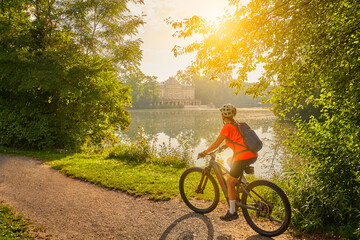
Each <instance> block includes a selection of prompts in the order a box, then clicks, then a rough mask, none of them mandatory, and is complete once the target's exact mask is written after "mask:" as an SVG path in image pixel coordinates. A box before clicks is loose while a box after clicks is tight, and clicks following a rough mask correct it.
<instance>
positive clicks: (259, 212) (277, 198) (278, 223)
mask: <svg viewBox="0 0 360 240" xmlns="http://www.w3.org/2000/svg"><path fill="white" fill-rule="evenodd" d="M246 191H247V192H248V194H247V193H243V195H242V197H241V203H242V204H244V205H248V207H250V208H246V207H243V208H242V211H243V215H244V217H245V219H246V221H247V223H248V224H249V225H250V227H251V228H252V229H254V230H255V231H256V232H257V233H259V234H261V235H263V236H267V237H274V236H278V235H280V234H282V233H283V232H285V231H286V229H287V228H288V226H289V224H290V220H291V207H290V203H289V200H288V198H287V196H286V194H285V193H284V191H283V190H282V189H281V188H280V187H278V186H277V185H276V184H274V183H272V182H269V181H266V180H256V181H254V182H251V183H250V184H249V185H248V186H246Z"/></svg>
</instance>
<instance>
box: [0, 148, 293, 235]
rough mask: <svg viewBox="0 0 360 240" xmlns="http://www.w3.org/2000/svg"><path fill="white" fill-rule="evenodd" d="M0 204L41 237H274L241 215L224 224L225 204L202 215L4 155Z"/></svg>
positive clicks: (0, 161)
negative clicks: (29, 222) (36, 229)
mask: <svg viewBox="0 0 360 240" xmlns="http://www.w3.org/2000/svg"><path fill="white" fill-rule="evenodd" d="M1 200H3V201H5V203H6V204H8V205H10V206H12V207H13V208H14V210H15V211H16V212H17V213H21V214H23V215H24V216H25V217H27V218H30V219H31V220H32V221H33V222H34V225H37V226H42V228H43V229H44V231H45V233H43V234H40V237H39V239H41V238H42V237H41V236H45V235H48V236H50V239H86V240H90V239H97V240H98V239H160V240H165V239H182V240H185V239H208V240H210V239H218V240H219V239H246V240H266V239H271V238H266V237H262V236H260V235H258V234H256V233H255V232H254V231H253V230H252V229H251V228H250V227H249V226H248V225H247V224H246V222H245V220H244V218H243V217H242V216H240V218H239V219H238V220H236V221H232V222H222V221H220V219H219V216H221V215H222V214H224V213H225V212H226V209H227V207H226V206H224V205H221V206H219V207H218V208H217V209H215V211H213V212H212V213H210V214H207V215H200V214H196V213H193V212H192V211H191V210H189V209H188V208H187V207H186V206H185V204H184V203H182V202H181V201H180V200H179V199H178V198H175V199H172V200H170V201H166V202H163V201H159V202H154V201H150V200H147V199H146V198H145V197H141V198H135V197H132V196H130V195H128V194H126V193H122V192H116V191H111V190H107V189H104V188H101V187H98V186H95V185H93V184H90V183H86V182H83V181H79V180H76V179H72V178H68V177H66V176H64V175H63V174H61V173H59V172H57V171H56V170H53V169H51V168H50V167H49V166H47V165H43V164H41V163H40V161H37V160H36V159H32V158H28V157H19V156H9V155H1V154H0V201H1ZM274 239H279V240H280V239H295V238H294V237H292V236H291V235H289V234H283V235H281V236H279V237H276V238H274Z"/></svg>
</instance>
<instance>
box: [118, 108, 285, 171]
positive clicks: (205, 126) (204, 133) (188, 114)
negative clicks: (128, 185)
mask: <svg viewBox="0 0 360 240" xmlns="http://www.w3.org/2000/svg"><path fill="white" fill-rule="evenodd" d="M130 114H131V121H132V122H131V125H130V127H129V131H128V132H126V133H121V134H122V135H125V136H127V137H129V138H130V139H134V138H136V136H137V131H138V127H143V128H144V129H145V132H146V134H147V135H148V137H149V140H150V141H151V140H154V139H157V141H156V144H157V145H158V146H160V145H161V144H163V143H164V142H165V143H166V144H171V145H172V146H173V147H176V146H179V145H181V144H184V143H185V142H186V143H187V144H188V145H189V146H190V150H192V151H193V154H192V155H193V158H194V159H195V158H196V156H197V153H198V152H200V151H203V150H204V149H205V148H207V147H208V146H209V145H210V144H211V143H213V142H214V140H215V139H216V137H217V136H218V134H219V132H220V130H221V128H222V125H223V123H222V119H221V115H220V112H219V110H217V109H214V110H208V109H206V110H193V109H189V110H188V109H176V110H174V109H163V110H132V111H130ZM236 119H237V120H238V121H241V122H247V123H248V124H249V125H250V126H251V128H252V129H254V130H255V132H256V133H257V134H258V135H259V137H260V138H261V139H262V140H263V141H264V148H263V149H262V150H261V151H260V152H259V160H258V161H257V162H256V163H255V164H254V167H255V174H256V175H257V176H261V177H268V176H269V173H270V175H272V174H274V173H275V172H279V171H281V160H282V159H283V158H284V155H285V154H286V151H285V150H284V148H283V146H282V141H283V139H284V137H285V136H284V134H283V128H284V127H285V126H284V124H283V123H278V122H276V117H275V116H274V115H273V114H272V112H271V111H270V110H266V109H238V114H237V116H236ZM231 155H232V151H231V150H230V149H228V150H226V151H225V152H224V153H222V154H221V155H220V157H221V158H223V159H225V158H227V157H229V156H231ZM202 164H203V162H202V161H197V162H196V165H202Z"/></svg>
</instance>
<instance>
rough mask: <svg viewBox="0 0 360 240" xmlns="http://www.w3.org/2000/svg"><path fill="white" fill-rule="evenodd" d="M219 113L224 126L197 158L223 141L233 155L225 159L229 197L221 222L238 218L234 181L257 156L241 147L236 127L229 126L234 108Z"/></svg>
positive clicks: (232, 120) (242, 143) (241, 139)
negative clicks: (227, 167) (227, 171)
mask: <svg viewBox="0 0 360 240" xmlns="http://www.w3.org/2000/svg"><path fill="white" fill-rule="evenodd" d="M220 112H221V115H222V119H223V123H224V126H223V128H222V129H221V131H220V134H219V136H218V137H217V139H216V140H215V142H214V143H213V144H211V145H210V147H209V148H208V149H206V150H205V151H203V152H201V153H199V156H198V157H199V158H202V157H204V156H205V155H206V154H208V153H210V152H212V151H214V150H215V149H216V148H218V147H219V146H220V144H221V143H222V142H223V141H224V140H225V144H226V146H227V147H229V148H231V149H232V150H233V152H234V155H233V156H232V157H230V158H228V159H227V162H228V165H229V167H230V176H229V177H228V178H227V180H226V185H227V188H228V195H229V210H228V212H227V213H226V215H225V216H222V217H220V219H221V220H223V221H232V220H235V219H237V218H238V217H239V216H238V214H237V212H236V208H235V200H236V192H235V185H236V181H237V179H238V178H241V177H242V175H243V171H244V169H245V167H246V166H248V165H250V164H252V163H254V162H255V161H256V159H257V157H258V154H257V153H253V152H251V151H250V150H248V149H247V148H245V147H243V146H244V145H245V143H244V140H243V138H242V137H241V135H240V134H239V132H238V131H237V129H236V127H235V126H234V125H232V124H230V123H235V122H236V121H235V120H234V117H235V115H236V108H235V107H234V106H233V105H232V104H225V105H224V106H222V107H221V108H220ZM229 140H230V141H232V142H235V143H239V144H241V145H243V146H240V145H236V144H233V143H231V142H230V141H229Z"/></svg>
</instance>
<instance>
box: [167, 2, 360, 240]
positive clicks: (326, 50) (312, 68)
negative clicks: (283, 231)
mask: <svg viewBox="0 0 360 240" xmlns="http://www.w3.org/2000/svg"><path fill="white" fill-rule="evenodd" d="M229 2H230V4H231V6H232V9H231V10H229V11H228V12H227V13H226V14H225V15H224V17H223V18H222V21H221V23H220V24H219V25H217V26H215V27H214V25H212V24H211V23H207V22H206V21H205V20H204V19H202V18H200V17H197V16H194V17H192V18H190V19H185V20H183V21H169V23H170V24H172V26H173V27H174V28H176V29H177V32H176V33H175V34H176V35H177V36H178V37H187V36H190V35H193V34H203V35H204V40H202V41H200V42H195V43H192V44H190V45H189V46H185V47H183V48H181V47H175V48H174V50H173V51H174V53H175V54H183V53H187V52H193V51H196V52H197V59H196V61H195V63H194V65H195V66H196V67H198V68H200V69H203V71H204V72H207V73H210V74H218V73H221V72H226V71H229V70H230V71H234V72H235V73H236V75H237V79H236V80H235V81H234V82H233V83H232V85H233V86H236V87H237V88H239V89H243V88H245V87H244V86H245V85H244V83H245V82H246V81H247V73H248V72H250V71H252V70H254V69H256V67H257V66H258V65H259V64H261V65H263V68H264V72H263V75H262V76H261V77H260V79H259V81H258V82H257V84H254V85H253V86H251V87H250V88H246V90H245V91H246V92H247V93H252V94H254V95H255V96H261V95H263V94H264V92H266V91H267V90H268V92H269V94H270V95H271V99H270V102H271V103H272V104H274V106H275V107H276V109H277V110H278V111H277V114H278V115H280V116H286V114H287V113H289V112H291V111H293V112H294V111H295V112H299V110H301V109H303V108H304V107H307V106H311V107H312V108H315V109H318V110H319V111H320V114H318V115H317V116H316V117H317V118H315V115H314V116H312V117H311V116H310V117H308V119H310V120H309V122H305V121H303V120H304V119H303V118H302V117H301V116H299V115H295V117H294V118H293V120H294V121H295V122H297V124H298V131H297V133H296V134H295V137H294V138H292V142H291V147H292V150H293V154H295V155H298V156H300V157H301V158H302V159H303V160H306V162H307V164H306V165H305V166H303V168H302V169H301V170H300V172H298V173H297V174H293V175H291V177H290V178H289V181H290V182H291V183H292V184H293V190H294V191H293V192H291V194H293V196H294V198H293V206H295V209H296V211H295V215H294V218H293V220H294V222H295V224H297V226H300V227H301V228H303V229H306V230H309V231H311V230H312V231H314V230H319V229H321V228H322V229H324V228H327V227H328V228H332V231H335V232H337V233H339V234H342V235H344V236H346V237H351V238H356V236H357V237H359V234H360V226H359V222H360V221H359V215H360V214H359V212H360V206H359V202H360V189H359V187H358V186H360V175H359V174H360V163H359V160H358V156H359V154H360V150H359V149H360V148H359V145H360V132H359V127H358V126H359V123H360V120H359V119H360V104H359V102H360V81H359V78H360V71H359V68H360V61H359V59H360V48H359V39H360V27H359V26H360V18H359V11H360V4H359V2H358V1H353V0H343V1H315V0H313V1H312V0H300V1H297V0H296V1H295V0H270V1H268V0H253V1H250V2H249V3H248V4H247V5H245V6H244V5H241V3H240V1H239V0H231V1H229ZM318 110H317V111H315V112H317V113H319V111H318ZM300 113H301V112H300ZM294 186H296V188H295V187H294ZM324 189H325V190H324ZM290 190H291V189H290ZM290 190H289V191H290ZM295 190H296V191H295ZM355 212H356V213H355ZM334 226H336V228H334ZM356 228H358V230H357V231H355V230H354V229H356ZM334 229H335V230H334Z"/></svg>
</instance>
